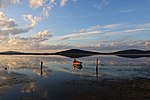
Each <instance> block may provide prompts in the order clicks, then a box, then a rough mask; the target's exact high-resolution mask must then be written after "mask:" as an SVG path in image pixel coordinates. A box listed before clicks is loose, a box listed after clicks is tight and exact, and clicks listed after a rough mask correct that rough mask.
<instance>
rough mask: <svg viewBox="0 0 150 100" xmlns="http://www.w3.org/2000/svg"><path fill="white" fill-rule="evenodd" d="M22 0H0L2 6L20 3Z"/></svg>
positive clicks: (0, 6)
mask: <svg viewBox="0 0 150 100" xmlns="http://www.w3.org/2000/svg"><path fill="white" fill-rule="evenodd" d="M20 2H21V0H0V8H5V7H9V6H11V5H13V4H19V3H20Z"/></svg>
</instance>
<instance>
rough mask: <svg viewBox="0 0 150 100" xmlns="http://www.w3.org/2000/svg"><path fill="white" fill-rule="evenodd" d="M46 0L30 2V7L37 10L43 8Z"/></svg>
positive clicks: (31, 0)
mask: <svg viewBox="0 0 150 100" xmlns="http://www.w3.org/2000/svg"><path fill="white" fill-rule="evenodd" d="M45 1H46V0H29V7H31V8H33V9H36V8H39V7H42V6H43V5H44V3H45Z"/></svg>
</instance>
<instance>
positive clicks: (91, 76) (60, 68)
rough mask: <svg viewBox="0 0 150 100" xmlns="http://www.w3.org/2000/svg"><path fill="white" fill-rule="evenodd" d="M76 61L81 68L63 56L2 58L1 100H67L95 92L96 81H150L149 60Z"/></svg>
mask: <svg viewBox="0 0 150 100" xmlns="http://www.w3.org/2000/svg"><path fill="white" fill-rule="evenodd" d="M97 59H98V70H96V65H97V64H96V60H97ZM77 60H80V61H82V62H83V64H82V65H83V68H82V69H77V68H74V67H73V65H72V61H73V59H72V58H67V57H63V56H57V55H51V56H21V55H20V56H14V55H1V56H0V100H66V98H68V99H69V98H70V97H73V96H78V95H80V94H81V92H85V91H89V92H91V91H94V90H93V86H94V85H98V84H96V83H97V82H104V81H105V80H106V81H107V80H110V81H120V80H134V79H137V78H148V79H150V58H136V59H130V58H122V57H117V56H89V57H83V58H79V59H77ZM41 62H43V67H42V70H41ZM87 81H88V84H87V83H86V82H87ZM79 82H80V83H79ZM89 82H90V83H89ZM86 89H87V90H86ZM89 92H88V93H89ZM80 96H81V95H80Z"/></svg>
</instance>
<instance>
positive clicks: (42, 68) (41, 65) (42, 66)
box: [41, 62, 43, 75]
mask: <svg viewBox="0 0 150 100" xmlns="http://www.w3.org/2000/svg"><path fill="white" fill-rule="evenodd" d="M42 69H43V62H41V75H43V70H42Z"/></svg>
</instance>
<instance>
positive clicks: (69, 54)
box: [55, 49, 104, 58]
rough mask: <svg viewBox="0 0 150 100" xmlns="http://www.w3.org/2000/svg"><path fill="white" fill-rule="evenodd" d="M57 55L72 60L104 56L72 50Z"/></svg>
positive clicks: (97, 53)
mask: <svg viewBox="0 0 150 100" xmlns="http://www.w3.org/2000/svg"><path fill="white" fill-rule="evenodd" d="M55 54H56V55H62V56H66V57H70V58H79V57H85V56H92V55H99V54H104V53H99V52H92V51H85V50H80V49H70V50H66V51H60V52H57V53H55Z"/></svg>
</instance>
